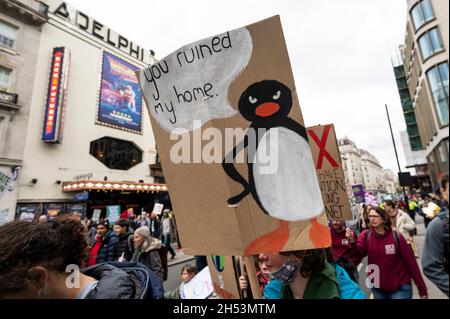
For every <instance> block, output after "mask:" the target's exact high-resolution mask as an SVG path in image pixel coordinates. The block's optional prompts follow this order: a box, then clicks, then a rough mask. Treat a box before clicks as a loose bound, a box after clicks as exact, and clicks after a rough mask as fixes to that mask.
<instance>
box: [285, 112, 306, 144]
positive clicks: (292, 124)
mask: <svg viewBox="0 0 450 319" xmlns="http://www.w3.org/2000/svg"><path fill="white" fill-rule="evenodd" d="M285 125H286V127H287V128H289V129H291V130H292V131H294V132H296V133H297V134H298V135H300V136H302V137H303V138H304V139H305V140H307V141H309V139H308V133H307V132H306V129H305V127H304V126H303V125H301V124H300V123H298V122H296V121H294V120H293V119H291V118H290V117H288V118H287V121H286V124H285Z"/></svg>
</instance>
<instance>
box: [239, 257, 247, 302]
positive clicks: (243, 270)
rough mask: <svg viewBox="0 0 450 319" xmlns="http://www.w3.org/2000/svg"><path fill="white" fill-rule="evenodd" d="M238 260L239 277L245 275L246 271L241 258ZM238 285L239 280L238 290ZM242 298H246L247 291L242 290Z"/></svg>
mask: <svg viewBox="0 0 450 319" xmlns="http://www.w3.org/2000/svg"><path fill="white" fill-rule="evenodd" d="M238 258H239V266H240V267H241V276H244V277H245V275H246V271H245V266H244V261H243V260H242V257H238ZM240 283H241V281H240V280H239V288H240ZM242 298H244V299H246V298H247V289H242Z"/></svg>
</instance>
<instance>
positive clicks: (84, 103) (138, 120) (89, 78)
mask: <svg viewBox="0 0 450 319" xmlns="http://www.w3.org/2000/svg"><path fill="white" fill-rule="evenodd" d="M44 2H45V3H46V4H48V5H49V9H48V17H49V19H48V22H47V23H45V24H44V25H43V26H42V32H41V40H40V46H39V52H38V54H37V61H36V65H37V67H36V75H35V80H34V81H35V84H34V87H33V94H32V102H31V107H30V117H29V124H28V129H27V134H26V142H25V149H24V158H23V167H22V169H21V173H20V181H19V195H18V202H17V208H16V212H15V214H16V215H15V216H11V219H12V218H14V217H15V218H22V219H25V218H31V217H33V216H34V217H37V216H38V215H40V214H48V215H56V214H58V213H59V212H63V211H64V212H67V211H69V212H73V211H77V212H79V213H80V214H82V215H83V216H87V217H91V216H92V215H93V214H95V216H97V217H98V215H99V214H100V215H101V216H110V217H111V219H112V218H113V216H114V218H117V215H118V214H120V213H121V212H123V211H124V210H128V212H130V209H132V211H133V212H134V214H139V213H140V212H141V211H142V210H146V211H151V210H152V209H153V206H154V204H155V202H159V203H163V204H165V205H170V202H169V199H168V189H167V187H166V185H165V184H164V178H163V175H162V173H161V169H160V167H159V166H158V156H157V152H156V148H155V140H154V137H153V133H152V128H151V126H150V120H149V116H148V114H147V109H146V107H145V105H144V100H143V97H142V93H141V91H140V88H139V84H138V82H137V78H136V76H135V71H136V70H137V69H141V68H144V67H146V66H147V65H148V64H151V63H152V62H153V61H154V58H153V52H152V51H150V50H147V49H144V48H142V47H141V46H139V45H137V44H135V43H133V42H132V41H131V40H130V39H129V38H127V37H125V36H123V35H120V34H118V33H116V32H114V31H113V30H111V29H110V28H108V27H107V26H105V25H103V24H102V23H100V22H99V21H96V20H95V19H93V18H91V17H89V16H88V15H86V14H84V13H83V12H80V11H77V10H76V9H75V8H73V7H71V6H70V4H69V3H67V2H62V1H57V0H45V1H44Z"/></svg>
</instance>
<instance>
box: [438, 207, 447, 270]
mask: <svg viewBox="0 0 450 319" xmlns="http://www.w3.org/2000/svg"><path fill="white" fill-rule="evenodd" d="M437 216H438V217H439V219H440V220H441V222H442V227H443V229H444V269H445V271H446V272H447V274H448V273H449V264H448V260H449V257H450V256H449V254H450V250H449V249H450V248H449V238H448V228H449V220H448V215H447V214H446V212H441V213H439V214H438V215H437Z"/></svg>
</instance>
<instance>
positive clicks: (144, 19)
mask: <svg viewBox="0 0 450 319" xmlns="http://www.w3.org/2000/svg"><path fill="white" fill-rule="evenodd" d="M68 2H69V3H71V4H72V5H73V6H74V7H76V8H77V9H79V10H81V11H83V12H84V13H86V14H88V15H90V16H92V17H93V18H95V19H96V20H97V21H99V22H102V23H104V24H105V25H107V26H108V27H110V28H111V29H113V30H115V31H116V32H118V33H120V34H122V35H123V36H125V37H127V38H128V39H130V40H132V41H133V42H135V43H136V44H139V45H141V46H142V47H144V48H147V49H152V50H153V51H154V52H155V53H156V58H157V59H161V58H164V57H165V56H166V55H168V54H170V53H171V52H173V51H175V50H177V49H178V48H180V47H181V46H183V45H185V44H188V43H191V42H194V41H197V40H200V39H203V38H206V37H209V36H212V35H215V34H218V33H222V32H225V31H228V30H231V29H235V28H239V27H242V26H245V25H248V24H251V23H254V22H257V21H259V20H262V19H265V18H268V17H270V16H273V15H277V14H279V15H280V17H281V23H282V25H283V30H284V34H285V38H286V44H287V47H288V50H289V56H290V60H291V65H292V68H293V73H294V78H295V83H296V87H297V91H298V94H299V100H300V106H301V109H302V113H303V116H304V119H305V124H306V125H307V126H312V125H317V124H327V123H334V124H335V127H336V133H337V136H338V138H341V137H344V136H348V137H349V138H350V139H352V140H354V141H355V142H356V145H357V146H358V147H359V148H364V149H366V150H368V151H370V152H371V153H372V154H374V155H375V156H376V157H377V158H378V159H379V161H380V163H381V165H382V166H383V167H385V168H390V169H392V170H393V171H394V172H397V171H398V169H397V164H396V160H395V153H394V149H393V146H392V140H391V135H390V132H389V125H388V122H387V117H386V112H385V107H384V105H385V104H387V105H388V107H389V111H390V116H391V121H392V126H393V130H394V135H395V139H396V144H397V150H398V152H399V156H400V164H401V166H402V170H403V169H404V165H405V161H404V155H403V149H402V145H401V141H400V135H399V131H401V130H404V129H405V128H406V125H405V121H404V119H403V114H402V109H401V104H400V98H399V95H398V91H397V86H396V83H395V77H394V73H393V70H392V64H391V58H395V56H396V55H397V52H396V48H397V47H398V45H399V44H402V43H403V42H404V39H405V30H406V17H407V5H406V0H376V1H373V0H292V1H291V0H277V1H273V0H257V1H256V0H226V1H213V0H209V1H207V0H191V1H185V0H126V1H111V0H95V1H93V0H69V1H68Z"/></svg>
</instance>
